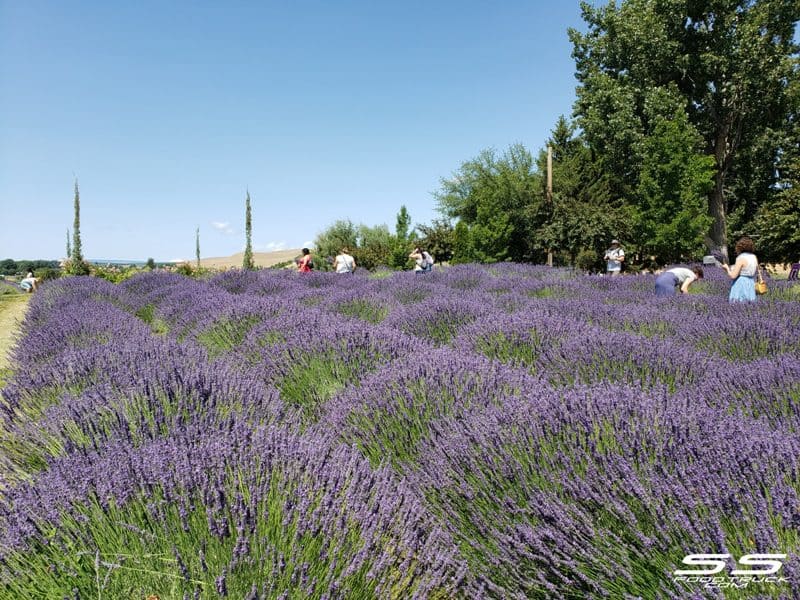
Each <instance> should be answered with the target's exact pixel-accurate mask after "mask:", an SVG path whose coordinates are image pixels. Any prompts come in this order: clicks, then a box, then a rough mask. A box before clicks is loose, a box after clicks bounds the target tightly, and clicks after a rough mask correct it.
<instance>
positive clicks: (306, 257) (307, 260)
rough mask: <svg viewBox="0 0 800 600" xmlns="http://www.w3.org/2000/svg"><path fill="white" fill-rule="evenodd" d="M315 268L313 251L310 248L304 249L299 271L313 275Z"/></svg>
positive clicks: (298, 263)
mask: <svg viewBox="0 0 800 600" xmlns="http://www.w3.org/2000/svg"><path fill="white" fill-rule="evenodd" d="M313 268H314V263H313V262H312V259H311V251H310V250H309V249H308V248H303V256H302V258H300V260H299V261H298V262H297V270H298V271H299V272H300V273H311V271H312V269H313Z"/></svg>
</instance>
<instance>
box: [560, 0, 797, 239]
mask: <svg viewBox="0 0 800 600" xmlns="http://www.w3.org/2000/svg"><path fill="white" fill-rule="evenodd" d="M581 10H582V13H583V19H584V20H585V21H586V23H587V25H588V31H587V32H585V33H581V32H578V31H577V30H574V29H571V30H570V32H569V35H570V38H571V40H572V43H573V56H574V58H575V61H576V67H577V77H578V80H579V82H580V86H579V88H578V97H577V102H576V105H575V114H576V116H577V118H578V125H579V126H580V127H581V129H582V130H583V131H584V132H585V135H586V139H587V141H588V143H589V145H590V146H591V147H592V148H593V149H594V150H595V151H596V152H597V153H598V156H599V157H600V160H601V162H602V164H603V167H604V169H605V170H607V171H608V172H609V173H612V174H613V178H612V189H613V191H614V193H615V194H619V195H621V196H623V197H626V198H628V197H630V196H631V195H632V194H635V193H637V191H638V192H639V193H641V191H642V189H641V182H640V176H641V171H642V168H643V166H644V165H643V161H644V160H645V158H646V153H647V152H649V151H651V150H652V148H651V146H650V145H649V144H647V143H646V142H645V140H646V139H647V138H649V137H650V136H652V135H654V134H655V133H656V131H655V127H657V123H658V121H657V120H653V118H652V104H653V102H662V101H663V99H665V98H669V99H671V101H670V102H669V104H671V106H670V110H669V113H670V114H675V113H676V111H677V112H683V113H684V114H685V115H686V117H687V120H688V122H689V124H691V125H692V126H693V127H694V128H695V129H696V131H697V133H698V135H699V136H700V139H701V140H702V145H701V147H700V148H699V149H698V151H699V153H702V154H704V155H706V156H710V157H713V160H714V164H713V171H712V177H713V185H712V186H711V188H710V190H709V191H708V194H707V205H708V215H709V217H710V218H711V219H712V227H711V231H710V240H711V243H712V244H713V245H716V246H719V247H721V248H723V249H725V247H726V246H727V243H728V219H727V217H728V215H729V213H730V212H735V211H737V210H739V209H740V205H741V204H743V203H746V202H747V199H746V198H741V197H737V196H730V197H729V196H728V195H727V191H728V190H730V189H731V188H737V187H741V184H742V180H747V181H748V182H749V183H750V186H751V188H752V186H756V187H758V188H759V189H758V191H757V192H756V193H758V192H761V193H763V195H764V196H767V197H771V196H772V194H770V193H769V191H770V188H771V187H772V186H774V184H775V174H774V161H772V160H770V158H767V157H763V158H765V159H766V160H762V161H758V160H756V161H753V160H752V159H753V158H754V156H753V155H752V154H751V153H749V152H748V150H749V149H752V148H754V147H755V146H756V145H758V143H759V141H762V142H763V138H764V134H765V133H766V132H768V131H769V130H774V129H782V128H784V127H785V126H786V122H787V115H788V114H789V113H790V112H791V110H792V107H791V97H790V94H789V93H788V92H789V89H790V86H791V85H792V82H793V81H794V80H796V78H797V69H798V63H797V55H798V46H797V44H795V42H794V32H795V26H796V23H797V21H798V19H799V18H800V2H799V1H798V0H700V1H694V2H686V1H685V0H623V2H621V3H619V4H617V3H616V2H613V1H612V2H610V3H608V4H606V5H603V6H600V7H594V6H592V5H590V4H588V3H586V2H582V3H581ZM665 108H666V104H665ZM766 150H768V151H769V152H771V153H772V154H773V155H774V154H775V153H776V152H779V151H780V148H777V147H775V146H773V147H771V148H766ZM748 158H749V159H750V160H749V161H748V160H747V159H748ZM770 165H772V166H773V169H771V171H772V172H770V169H767V170H766V173H765V172H763V171H762V175H761V176H760V177H756V176H754V173H753V172H752V170H753V169H757V168H764V167H768V166H770ZM696 167H697V165H695V166H694V167H691V168H690V170H692V171H694V170H695V168H696ZM750 191H751V192H753V191H755V190H753V189H751V190H750ZM754 212H755V211H754V207H750V209H749V213H750V214H753V213H754Z"/></svg>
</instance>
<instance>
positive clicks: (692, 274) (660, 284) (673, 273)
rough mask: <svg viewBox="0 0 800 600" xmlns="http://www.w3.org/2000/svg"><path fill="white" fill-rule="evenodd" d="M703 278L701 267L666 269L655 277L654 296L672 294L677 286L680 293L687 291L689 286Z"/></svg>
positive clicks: (675, 291) (675, 292) (686, 292)
mask: <svg viewBox="0 0 800 600" xmlns="http://www.w3.org/2000/svg"><path fill="white" fill-rule="evenodd" d="M702 278H703V269H701V268H700V267H694V268H693V269H687V268H686V267H675V268H674V269H668V270H666V271H664V272H663V273H661V274H660V275H659V276H658V277H656V296H674V295H675V294H677V293H678V292H677V290H678V288H680V290H681V294H688V293H689V286H690V285H692V284H693V283H694V282H695V281H698V280H699V279H702Z"/></svg>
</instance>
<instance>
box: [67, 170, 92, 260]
mask: <svg viewBox="0 0 800 600" xmlns="http://www.w3.org/2000/svg"><path fill="white" fill-rule="evenodd" d="M67 273H69V274H70V275H88V274H89V265H87V264H86V263H85V262H84V261H83V250H82V248H81V194H80V191H79V190H78V180H77V179H76V180H75V220H74V221H73V223H72V252H71V253H70V259H69V265H68V267H67Z"/></svg>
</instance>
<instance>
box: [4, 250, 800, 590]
mask: <svg viewBox="0 0 800 600" xmlns="http://www.w3.org/2000/svg"><path fill="white" fill-rule="evenodd" d="M727 287H728V281H727V278H723V275H722V273H717V272H712V273H707V277H706V279H705V280H704V281H703V282H701V283H699V284H696V285H695V286H693V292H694V293H693V294H691V295H688V296H680V297H676V298H668V299H656V298H655V296H654V294H653V290H652V288H653V277H652V276H626V277H621V278H618V279H611V278H607V277H593V276H580V275H575V274H573V273H571V272H568V271H561V270H552V269H546V268H543V267H531V266H521V265H513V264H502V265H496V266H488V267H478V266H458V267H452V268H449V269H447V270H443V271H441V272H437V273H432V274H426V275H424V276H415V275H413V274H410V273H397V274H388V273H387V274H386V276H385V277H375V276H372V277H367V276H354V277H348V276H337V275H334V274H323V273H314V274H311V275H308V276H303V275H299V274H296V273H293V272H285V271H284V272H274V271H261V272H228V273H224V274H220V275H217V276H216V277H214V278H213V279H211V280H209V281H196V280H192V279H187V278H184V277H182V276H179V275H174V274H167V273H151V274H145V275H141V276H137V277H135V278H133V279H131V280H128V281H126V282H125V283H122V284H119V285H116V286H115V285H112V284H110V283H107V282H105V281H102V280H98V279H90V278H82V277H81V278H71V279H64V280H60V281H57V282H52V283H48V284H46V285H44V286H42V289H41V290H40V291H39V292H38V293H37V294H36V296H35V297H34V298H33V299H32V301H31V306H30V309H29V311H28V314H27V317H26V320H25V322H24V325H23V335H22V338H21V340H20V343H19V344H18V346H17V347H16V349H15V352H14V355H13V362H14V372H13V374H12V375H11V378H10V380H9V381H8V382H7V383H6V385H5V387H4V389H3V390H2V397H3V404H2V406H0V408H2V412H1V415H0V474H1V475H2V481H3V484H2V485H3V488H2V489H1V490H0V598H9V599H11V598H13V599H23V598H24V599H27V598H36V599H38V598H42V599H61V598H68V599H77V598H81V599H89V598H91V599H98V600H99V599H120V598H126V599H129V598H130V599H137V598H138V599H142V600H145V599H146V598H148V596H156V597H158V598H159V599H160V600H166V599H172V598H175V599H183V598H187V599H192V598H204V599H205V598H220V597H222V598H234V599H245V598H246V599H248V600H254V599H262V598H264V599H266V598H270V599H271V598H281V599H287V598H291V599H306V598H316V599H322V598H327V599H334V598H353V599H360V598H365V599H366V598H381V599H383V598H397V599H405V598H432V599H449V598H498V599H506V598H647V599H650V598H722V597H725V598H754V597H765V598H766V597H775V598H791V597H794V596H795V594H796V588H798V587H800V560H798V554H797V553H798V551H800V533H799V531H800V410H799V409H798V406H799V405H800V335H798V333H799V332H800V304H798V295H797V294H796V290H795V289H792V288H791V287H790V284H789V283H786V282H783V283H780V282H771V285H770V293H769V295H768V296H767V297H765V299H763V300H761V301H760V302H759V303H757V304H753V305H729V304H728V302H727ZM693 553H723V554H730V555H731V557H732V558H731V560H730V564H731V567H732V568H735V566H736V559H737V558H738V557H740V556H742V555H746V554H750V553H766V554H772V553H781V554H786V555H787V558H786V559H785V560H784V561H783V567H782V569H781V571H780V573H779V575H780V577H781V578H783V579H785V580H788V581H785V582H783V583H765V584H757V583H750V584H749V585H748V586H747V587H745V588H744V589H738V590H719V589H713V587H712V588H707V587H706V586H704V585H703V584H702V583H690V584H687V583H684V582H680V581H676V580H675V578H674V576H673V571H674V570H676V569H679V568H681V566H682V564H681V561H682V559H683V558H684V556H686V555H687V554H693ZM725 574H726V573H723V575H725Z"/></svg>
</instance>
